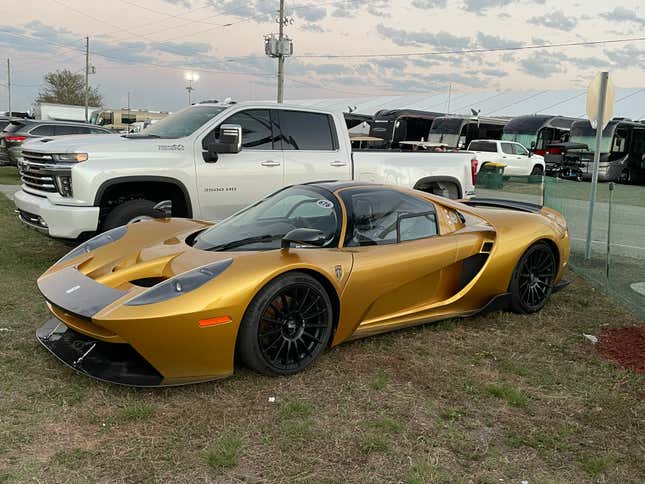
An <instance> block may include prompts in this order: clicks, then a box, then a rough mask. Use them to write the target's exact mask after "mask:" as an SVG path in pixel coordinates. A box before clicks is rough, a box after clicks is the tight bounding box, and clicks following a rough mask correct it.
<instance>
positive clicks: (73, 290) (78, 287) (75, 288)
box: [65, 286, 81, 294]
mask: <svg viewBox="0 0 645 484" xmlns="http://www.w3.org/2000/svg"><path fill="white" fill-rule="evenodd" d="M80 288H81V286H74V287H70V288H69V289H68V290H67V291H65V292H66V293H67V294H71V293H73V292H76V291H78V290H79V289H80Z"/></svg>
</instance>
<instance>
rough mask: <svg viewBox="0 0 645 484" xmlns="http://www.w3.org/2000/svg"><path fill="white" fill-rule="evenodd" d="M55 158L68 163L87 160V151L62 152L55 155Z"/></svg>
mask: <svg viewBox="0 0 645 484" xmlns="http://www.w3.org/2000/svg"><path fill="white" fill-rule="evenodd" d="M53 158H54V159H55V160H56V161H63V162H67V163H80V162H82V161H87V159H88V156H87V153H60V154H57V155H53Z"/></svg>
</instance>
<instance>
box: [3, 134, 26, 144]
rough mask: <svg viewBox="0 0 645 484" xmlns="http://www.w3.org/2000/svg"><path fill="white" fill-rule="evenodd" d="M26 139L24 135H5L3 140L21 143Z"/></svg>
mask: <svg viewBox="0 0 645 484" xmlns="http://www.w3.org/2000/svg"><path fill="white" fill-rule="evenodd" d="M26 139H27V137H26V136H5V137H4V140H5V141H14V142H20V143H22V142H23V141H25V140H26Z"/></svg>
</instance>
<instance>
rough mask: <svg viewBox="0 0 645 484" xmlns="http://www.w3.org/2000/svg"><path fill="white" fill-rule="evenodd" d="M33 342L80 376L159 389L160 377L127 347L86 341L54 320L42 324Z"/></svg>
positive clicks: (97, 341) (87, 337) (161, 378)
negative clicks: (39, 344)
mask: <svg viewBox="0 0 645 484" xmlns="http://www.w3.org/2000/svg"><path fill="white" fill-rule="evenodd" d="M36 338H38V341H39V342H40V343H41V344H42V345H43V346H44V347H45V348H47V349H48V350H49V351H50V352H51V353H52V354H53V355H54V356H55V357H56V358H58V359H59V360H60V361H62V362H63V363H64V364H66V365H67V366H69V367H70V368H72V369H73V370H75V371H77V372H79V373H82V374H83V375H87V376H89V377H92V378H95V379H97V380H101V381H105V382H109V383H116V384H118V385H127V386H136V387H157V386H162V382H163V376H162V375H161V374H160V373H159V372H158V371H157V370H156V369H155V368H154V367H153V366H152V365H151V364H150V363H148V362H147V361H146V360H145V359H144V358H143V357H142V356H141V355H140V354H139V353H137V351H136V350H135V349H134V348H133V347H132V346H130V345H129V344H125V343H106V342H104V341H99V340H96V339H93V338H90V337H89V336H85V335H84V334H81V333H79V332H77V331H74V330H73V329H71V328H69V327H68V326H67V325H66V324H65V323H63V322H62V321H60V320H59V319H57V318H51V319H49V320H48V321H47V322H46V323H45V324H43V325H42V326H41V327H40V328H39V329H38V330H37V331H36Z"/></svg>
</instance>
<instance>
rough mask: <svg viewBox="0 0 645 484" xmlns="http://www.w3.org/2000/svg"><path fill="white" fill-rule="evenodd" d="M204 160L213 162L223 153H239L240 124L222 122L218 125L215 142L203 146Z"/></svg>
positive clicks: (240, 141)
mask: <svg viewBox="0 0 645 484" xmlns="http://www.w3.org/2000/svg"><path fill="white" fill-rule="evenodd" d="M203 149H204V161H205V162H207V163H214V162H216V161H217V160H218V155H219V154H223V153H239V152H240V150H241V149H242V126H240V125H239V124H222V125H221V126H220V127H219V139H218V140H217V142H215V143H209V144H207V145H205V146H203Z"/></svg>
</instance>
